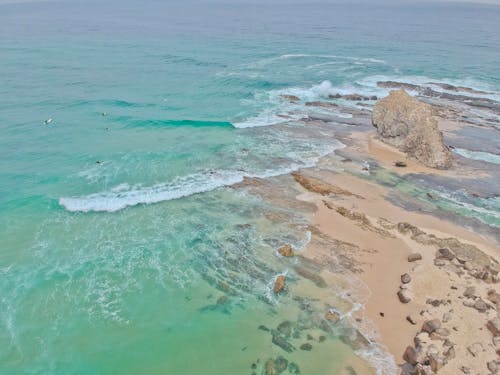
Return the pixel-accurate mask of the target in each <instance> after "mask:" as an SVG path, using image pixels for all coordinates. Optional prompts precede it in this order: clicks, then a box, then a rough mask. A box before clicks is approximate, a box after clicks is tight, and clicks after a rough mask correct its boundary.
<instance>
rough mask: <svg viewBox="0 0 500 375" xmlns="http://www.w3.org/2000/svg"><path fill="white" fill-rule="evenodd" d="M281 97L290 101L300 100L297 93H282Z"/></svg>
mask: <svg viewBox="0 0 500 375" xmlns="http://www.w3.org/2000/svg"><path fill="white" fill-rule="evenodd" d="M281 98H283V99H285V100H288V101H290V102H298V101H300V98H299V97H298V96H295V95H281Z"/></svg>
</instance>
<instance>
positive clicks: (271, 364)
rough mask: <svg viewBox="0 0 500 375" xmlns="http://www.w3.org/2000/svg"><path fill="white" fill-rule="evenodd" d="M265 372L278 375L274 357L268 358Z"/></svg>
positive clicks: (267, 374) (268, 374)
mask: <svg viewBox="0 0 500 375" xmlns="http://www.w3.org/2000/svg"><path fill="white" fill-rule="evenodd" d="M264 374H265V375H277V374H278V372H277V371H276V367H275V366H274V361H273V360H272V359H268V360H267V362H266V364H265V366H264Z"/></svg>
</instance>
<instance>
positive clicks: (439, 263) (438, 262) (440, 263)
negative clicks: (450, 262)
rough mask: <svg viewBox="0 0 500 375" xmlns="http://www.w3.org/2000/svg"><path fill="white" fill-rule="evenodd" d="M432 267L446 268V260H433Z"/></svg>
mask: <svg viewBox="0 0 500 375" xmlns="http://www.w3.org/2000/svg"><path fill="white" fill-rule="evenodd" d="M434 265H435V266H436V267H443V266H446V260H444V259H437V258H436V259H434Z"/></svg>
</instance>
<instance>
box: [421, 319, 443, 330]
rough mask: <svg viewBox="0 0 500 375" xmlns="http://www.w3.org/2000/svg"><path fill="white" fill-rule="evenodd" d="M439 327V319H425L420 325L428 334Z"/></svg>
mask: <svg viewBox="0 0 500 375" xmlns="http://www.w3.org/2000/svg"><path fill="white" fill-rule="evenodd" d="M439 328H441V321H440V320H439V319H432V320H427V321H425V322H424V324H423V325H422V331H425V332H427V333H429V334H431V333H432V332H434V331H436V330H437V329H439Z"/></svg>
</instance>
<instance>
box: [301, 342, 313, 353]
mask: <svg viewBox="0 0 500 375" xmlns="http://www.w3.org/2000/svg"><path fill="white" fill-rule="evenodd" d="M312 348H313V347H312V345H311V344H309V343H308V342H306V343H304V344H302V345H301V346H300V350H305V351H307V352H310V351H311V350H312Z"/></svg>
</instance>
